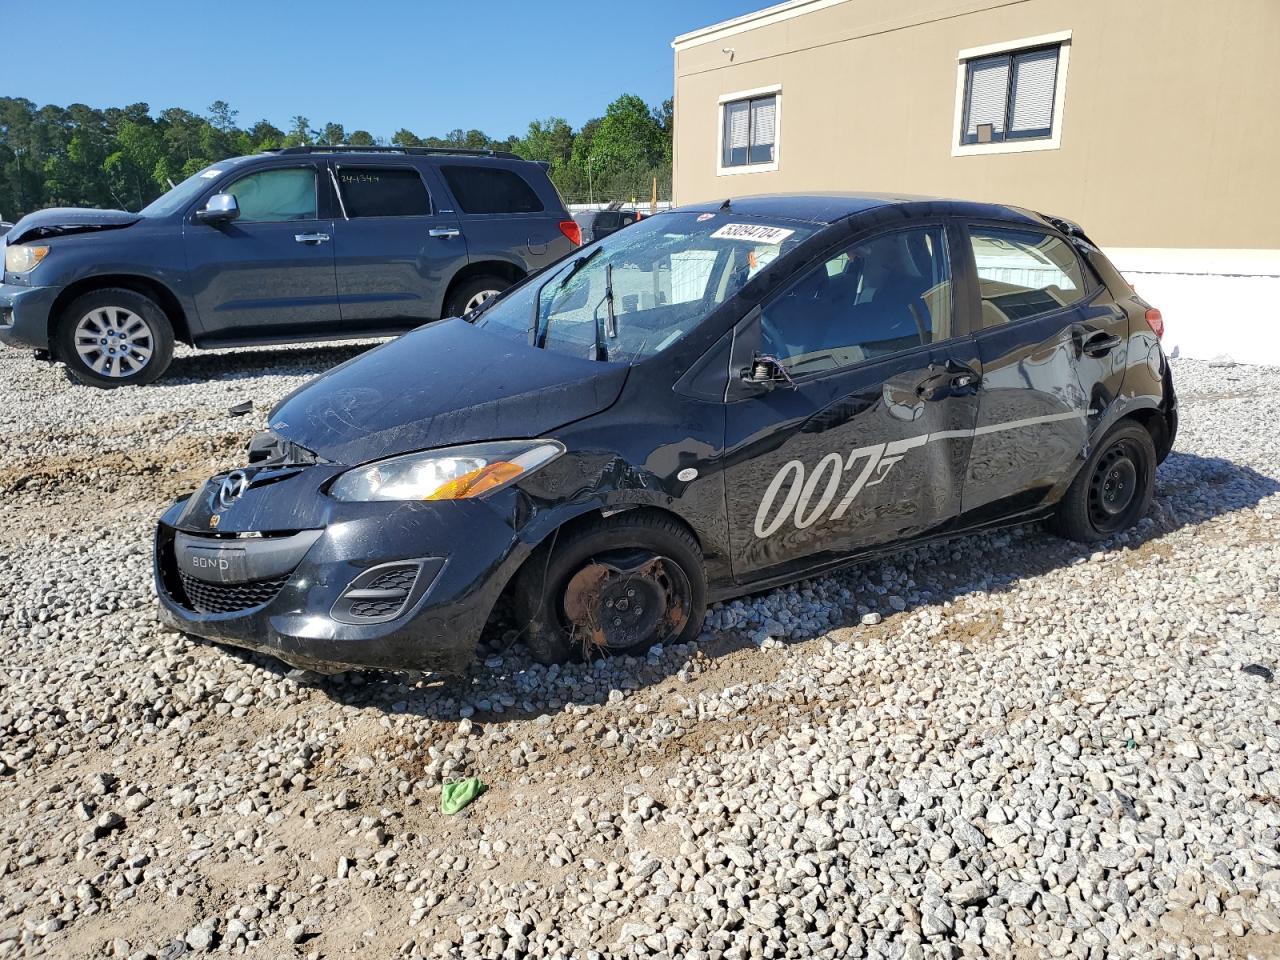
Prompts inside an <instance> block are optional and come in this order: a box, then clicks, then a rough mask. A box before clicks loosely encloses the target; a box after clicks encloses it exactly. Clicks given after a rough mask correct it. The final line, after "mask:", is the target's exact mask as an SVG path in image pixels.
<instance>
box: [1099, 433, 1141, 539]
mask: <svg viewBox="0 0 1280 960" xmlns="http://www.w3.org/2000/svg"><path fill="white" fill-rule="evenodd" d="M1141 464H1142V452H1141V451H1140V450H1139V449H1138V447H1137V445H1136V444H1134V443H1133V442H1132V441H1129V440H1120V441H1118V442H1116V443H1115V444H1113V445H1112V446H1110V447H1108V448H1107V450H1106V452H1105V453H1103V455H1102V456H1101V457H1100V458H1099V459H1098V462H1097V464H1095V465H1094V468H1093V475H1092V476H1091V477H1090V478H1089V521H1090V522H1091V523H1092V524H1093V526H1094V528H1095V529H1097V530H1098V531H1100V532H1103V533H1112V532H1114V531H1116V530H1119V529H1121V528H1123V527H1126V526H1128V525H1129V522H1130V521H1131V520H1132V517H1131V516H1130V514H1132V512H1133V509H1134V507H1135V506H1136V505H1137V504H1138V503H1139V502H1140V501H1141V497H1140V493H1141V491H1140V489H1139V485H1140V484H1141V483H1142V479H1141V477H1142V472H1141V469H1140V465H1141Z"/></svg>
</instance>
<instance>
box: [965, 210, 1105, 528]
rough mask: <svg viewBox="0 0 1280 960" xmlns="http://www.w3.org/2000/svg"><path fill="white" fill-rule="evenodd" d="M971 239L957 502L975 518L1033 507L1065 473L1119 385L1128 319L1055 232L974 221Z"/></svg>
mask: <svg viewBox="0 0 1280 960" xmlns="http://www.w3.org/2000/svg"><path fill="white" fill-rule="evenodd" d="M967 237H968V239H967V242H966V243H965V244H964V252H965V255H966V257H967V258H968V259H970V261H971V264H972V267H971V269H972V270H974V272H975V274H976V281H977V282H976V284H975V285H974V287H975V289H974V293H973V298H972V299H971V300H970V302H969V304H968V307H969V309H970V311H971V313H972V320H971V326H972V328H973V331H974V340H975V342H976V345H977V352H978V355H979V360H980V363H981V368H982V381H981V389H980V391H979V404H978V423H977V427H976V430H975V436H974V439H973V450H972V453H971V454H970V457H969V469H968V475H967V477H966V479H965V487H964V491H965V492H964V510H965V512H966V513H967V514H972V519H975V520H981V519H983V518H984V517H986V516H987V515H992V516H994V515H1000V514H1007V513H1015V512H1018V511H1020V510H1022V509H1031V508H1033V507H1035V506H1036V505H1038V504H1039V503H1041V502H1042V501H1043V500H1044V499H1045V497H1046V496H1047V495H1048V494H1049V492H1050V491H1051V490H1053V488H1054V487H1055V486H1057V485H1058V484H1059V483H1061V482H1062V481H1064V480H1066V479H1068V478H1069V477H1070V475H1071V473H1072V471H1073V470H1074V464H1075V463H1076V462H1077V460H1078V458H1079V456H1080V454H1081V451H1082V450H1083V449H1084V446H1085V444H1086V443H1087V442H1088V438H1089V436H1090V434H1091V431H1092V427H1093V425H1094V424H1096V423H1097V422H1098V419H1099V417H1100V416H1101V415H1102V413H1103V412H1104V411H1105V410H1106V409H1107V407H1108V406H1109V405H1110V403H1111V401H1112V399H1114V397H1115V396H1116V395H1117V394H1118V393H1119V390H1120V386H1121V383H1122V381H1123V379H1124V367H1125V363H1124V355H1123V354H1124V342H1125V338H1126V334H1127V331H1128V319H1127V317H1126V315H1125V313H1124V311H1123V310H1121V309H1120V308H1119V307H1118V306H1117V305H1116V304H1115V303H1114V302H1113V301H1112V300H1111V298H1110V295H1109V294H1108V293H1107V291H1106V287H1105V286H1104V285H1103V284H1102V283H1101V282H1100V281H1099V280H1098V278H1097V277H1096V276H1095V275H1094V274H1093V272H1092V268H1090V267H1089V266H1088V265H1087V264H1086V263H1084V262H1083V261H1082V259H1081V258H1080V257H1079V256H1078V255H1077V253H1076V251H1075V250H1074V249H1073V248H1072V246H1071V244H1070V243H1069V242H1068V241H1067V240H1066V239H1065V238H1063V237H1061V236H1060V235H1058V234H1056V233H1054V232H1052V231H1050V230H1048V229H1038V228H1032V227H1029V226H1028V227H1024V226H1022V225H1017V226H1014V225H1010V224H999V223H971V224H969V225H968V227H967Z"/></svg>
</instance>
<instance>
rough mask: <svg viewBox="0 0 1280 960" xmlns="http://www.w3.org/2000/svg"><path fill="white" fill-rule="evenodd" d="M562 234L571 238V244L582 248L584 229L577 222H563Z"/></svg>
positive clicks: (561, 226)
mask: <svg viewBox="0 0 1280 960" xmlns="http://www.w3.org/2000/svg"><path fill="white" fill-rule="evenodd" d="M560 232H561V233H563V234H564V235H565V236H566V237H568V238H569V242H570V243H572V244H573V245H574V246H575V247H580V246H582V228H581V227H580V226H578V221H576V220H561V221H560Z"/></svg>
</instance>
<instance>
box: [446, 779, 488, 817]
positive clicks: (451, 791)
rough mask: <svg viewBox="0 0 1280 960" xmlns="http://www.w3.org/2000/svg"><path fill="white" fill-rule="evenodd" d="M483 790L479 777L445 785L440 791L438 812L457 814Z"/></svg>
mask: <svg viewBox="0 0 1280 960" xmlns="http://www.w3.org/2000/svg"><path fill="white" fill-rule="evenodd" d="M485 789H486V787H485V785H484V784H483V783H482V782H481V781H480V778H479V777H467V779H465V780H455V781H453V782H452V783H446V784H445V785H444V787H443V788H442V789H441V791H440V812H441V813H447V814H455V813H457V812H458V811H459V810H461V809H463V808H464V807H466V806H467V805H468V804H469V803H471V801H472V800H474V799H475V798H476V797H478V796H480V794H482V793H484V791H485Z"/></svg>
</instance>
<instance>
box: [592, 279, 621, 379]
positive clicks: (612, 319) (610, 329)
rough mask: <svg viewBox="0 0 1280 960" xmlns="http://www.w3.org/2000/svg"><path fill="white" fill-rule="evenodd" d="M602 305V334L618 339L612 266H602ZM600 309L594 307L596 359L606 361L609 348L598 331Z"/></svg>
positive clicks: (611, 338)
mask: <svg viewBox="0 0 1280 960" xmlns="http://www.w3.org/2000/svg"><path fill="white" fill-rule="evenodd" d="M604 305H605V310H606V314H605V317H606V320H605V328H604V333H605V335H606V336H608V338H609V339H610V340H617V339H618V314H617V311H616V310H615V309H614V306H613V264H612V263H606V264H605V265H604ZM599 314H600V308H599V307H598V306H597V307H596V316H595V324H594V326H595V330H596V359H597V360H608V359H609V347H608V345H607V344H606V343H605V341H604V336H601V331H600V316H599Z"/></svg>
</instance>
